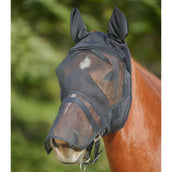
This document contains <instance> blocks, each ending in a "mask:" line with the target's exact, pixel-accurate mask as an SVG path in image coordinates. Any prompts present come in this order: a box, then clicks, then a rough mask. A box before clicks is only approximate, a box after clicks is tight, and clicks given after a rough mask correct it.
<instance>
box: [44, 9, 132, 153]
mask: <svg viewBox="0 0 172 172" xmlns="http://www.w3.org/2000/svg"><path fill="white" fill-rule="evenodd" d="M71 31H72V32H71V33H72V37H73V39H74V40H75V42H76V45H75V46H74V47H73V48H72V49H71V50H70V51H69V54H68V56H67V57H66V58H65V59H64V60H63V62H62V63H61V64H60V65H59V67H58V68H57V70H56V72H57V76H58V79H59V83H60V87H61V102H62V103H61V106H60V109H59V112H58V115H57V117H56V119H55V121H54V123H53V126H52V128H51V130H50V132H49V134H48V136H47V138H46V141H45V149H46V151H47V153H48V154H49V153H50V152H51V150H52V147H51V145H50V139H51V138H54V139H56V138H57V139H60V140H64V141H66V142H68V143H70V144H71V145H72V146H75V147H77V148H80V149H85V148H88V147H89V145H90V144H91V143H92V142H93V140H94V138H95V137H97V136H98V135H101V136H105V135H107V134H109V133H113V132H116V131H118V130H119V129H121V128H122V127H123V126H124V124H125V123H126V120H127V118H128V114H129V110H130V106H131V101H132V93H131V91H132V89H131V57H130V52H129V49H128V47H127V44H126V43H125V40H124V39H125V37H126V36H127V34H128V25H127V20H126V18H125V16H124V14H123V13H121V12H120V11H119V10H118V9H117V8H114V11H113V14H112V16H111V19H110V21H109V29H108V33H107V34H104V33H102V32H94V33H89V32H87V30H86V27H85V25H84V24H83V21H82V18H81V16H80V13H79V11H78V10H77V9H74V10H73V11H72V14H71ZM90 59H91V60H92V66H90V64H89V60H90ZM97 59H98V60H99V61H96V60H97ZM83 61H84V63H82V62H83ZM100 61H101V62H102V63H103V65H102V64H101V63H100ZM93 62H94V64H93ZM107 64H109V65H108V72H109V71H111V72H109V73H108V74H107V75H105V73H103V72H104V71H107V70H105V68H106V69H107ZM93 65H94V66H93ZM88 66H90V67H89V68H88ZM109 67H110V68H112V69H111V70H109ZM95 71H97V73H96V77H99V78H101V80H99V81H100V82H99V83H98V82H97V81H96V82H95V73H94V72H95ZM102 75H105V76H102ZM93 76H94V79H93ZM108 84H110V86H109V87H108ZM102 85H103V86H102ZM100 86H102V87H103V88H104V89H101V88H102V87H101V88H100ZM106 86H107V87H106ZM109 89H111V90H109ZM102 90H106V95H105V92H104V91H102ZM112 90H114V91H112ZM109 97H112V99H113V101H111V102H109Z"/></svg>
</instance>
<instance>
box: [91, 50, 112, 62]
mask: <svg viewBox="0 0 172 172" xmlns="http://www.w3.org/2000/svg"><path fill="white" fill-rule="evenodd" d="M89 52H91V53H92V54H94V55H96V56H97V57H99V58H100V59H101V60H103V61H105V62H106V63H109V64H111V62H110V61H109V59H108V58H106V57H105V56H104V55H103V54H100V53H99V52H97V51H96V50H94V49H91V50H90V51H89Z"/></svg>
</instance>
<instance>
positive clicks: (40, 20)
mask: <svg viewBox="0 0 172 172" xmlns="http://www.w3.org/2000/svg"><path fill="white" fill-rule="evenodd" d="M114 6H117V7H118V8H120V9H121V11H123V12H124V13H125V15H126V16H127V18H128V22H129V36H128V37H127V40H126V41H127V43H128V47H129V48H130V51H131V54H132V56H133V57H134V59H135V60H137V61H138V62H139V63H141V64H142V65H143V66H145V67H146V68H148V69H149V71H151V72H152V73H154V74H155V75H156V76H158V77H159V78H160V77H161V9H160V8H161V2H160V0H123V1H112V0H82V1H78V0H63V1H57V0H12V1H11V43H12V45H11V54H12V57H11V84H12V85H11V171H12V172H38V171H41V172H49V171H52V172H53V171H58V172H71V171H79V166H78V165H74V166H69V165H63V164H61V163H59V162H57V161H56V157H55V154H54V153H52V154H50V155H49V156H48V155H47V154H46V152H45V150H44V147H43V143H44V140H45V138H46V135H47V134H48V131H49V129H50V127H51V124H52V123H53V121H54V119H55V117H56V114H57V111H58V108H59V104H60V100H59V92H60V90H59V85H58V81H57V78H56V75H55V68H56V66H57V65H58V64H59V63H60V62H61V61H62V60H63V58H64V57H65V56H66V55H67V52H68V50H69V49H70V48H71V47H72V46H73V45H74V42H73V40H72V38H71V36H70V28H69V22H70V12H71V9H72V8H73V7H77V8H79V10H80V12H81V14H82V17H83V20H84V22H85V24H86V25H87V28H88V30H89V31H92V30H97V31H103V32H107V29H108V22H109V19H110V16H111V14H112V11H113V7H114ZM87 168H88V169H87V171H89V172H96V171H101V172H107V171H110V169H109V166H108V162H107V158H106V153H105V151H104V152H103V155H102V156H101V158H100V160H99V161H98V162H97V163H96V164H95V165H91V166H88V167H87Z"/></svg>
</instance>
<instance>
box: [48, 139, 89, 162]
mask: <svg viewBox="0 0 172 172" xmlns="http://www.w3.org/2000/svg"><path fill="white" fill-rule="evenodd" d="M53 142H54V143H53ZM50 143H51V146H52V148H53V150H54V151H55V153H56V156H57V159H58V161H60V162H61V163H64V164H78V163H80V162H81V161H82V160H83V158H84V155H85V153H86V150H85V149H78V148H73V147H72V148H71V147H70V144H68V143H66V142H64V141H61V140H59V139H54V141H53V139H51V140H50Z"/></svg>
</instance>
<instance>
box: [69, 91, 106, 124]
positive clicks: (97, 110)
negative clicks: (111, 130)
mask: <svg viewBox="0 0 172 172" xmlns="http://www.w3.org/2000/svg"><path fill="white" fill-rule="evenodd" d="M71 93H76V94H79V95H80V96H81V97H82V98H84V99H85V100H86V101H87V102H88V103H89V104H90V105H91V106H92V108H93V109H94V110H95V112H96V113H97V115H98V116H99V117H100V120H103V122H105V118H104V116H103V114H102V113H101V112H100V110H99V109H98V108H97V106H96V105H95V104H94V103H93V102H92V101H91V100H90V99H89V98H88V97H87V96H85V95H84V94H82V93H81V92H79V91H69V93H68V94H71Z"/></svg>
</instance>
